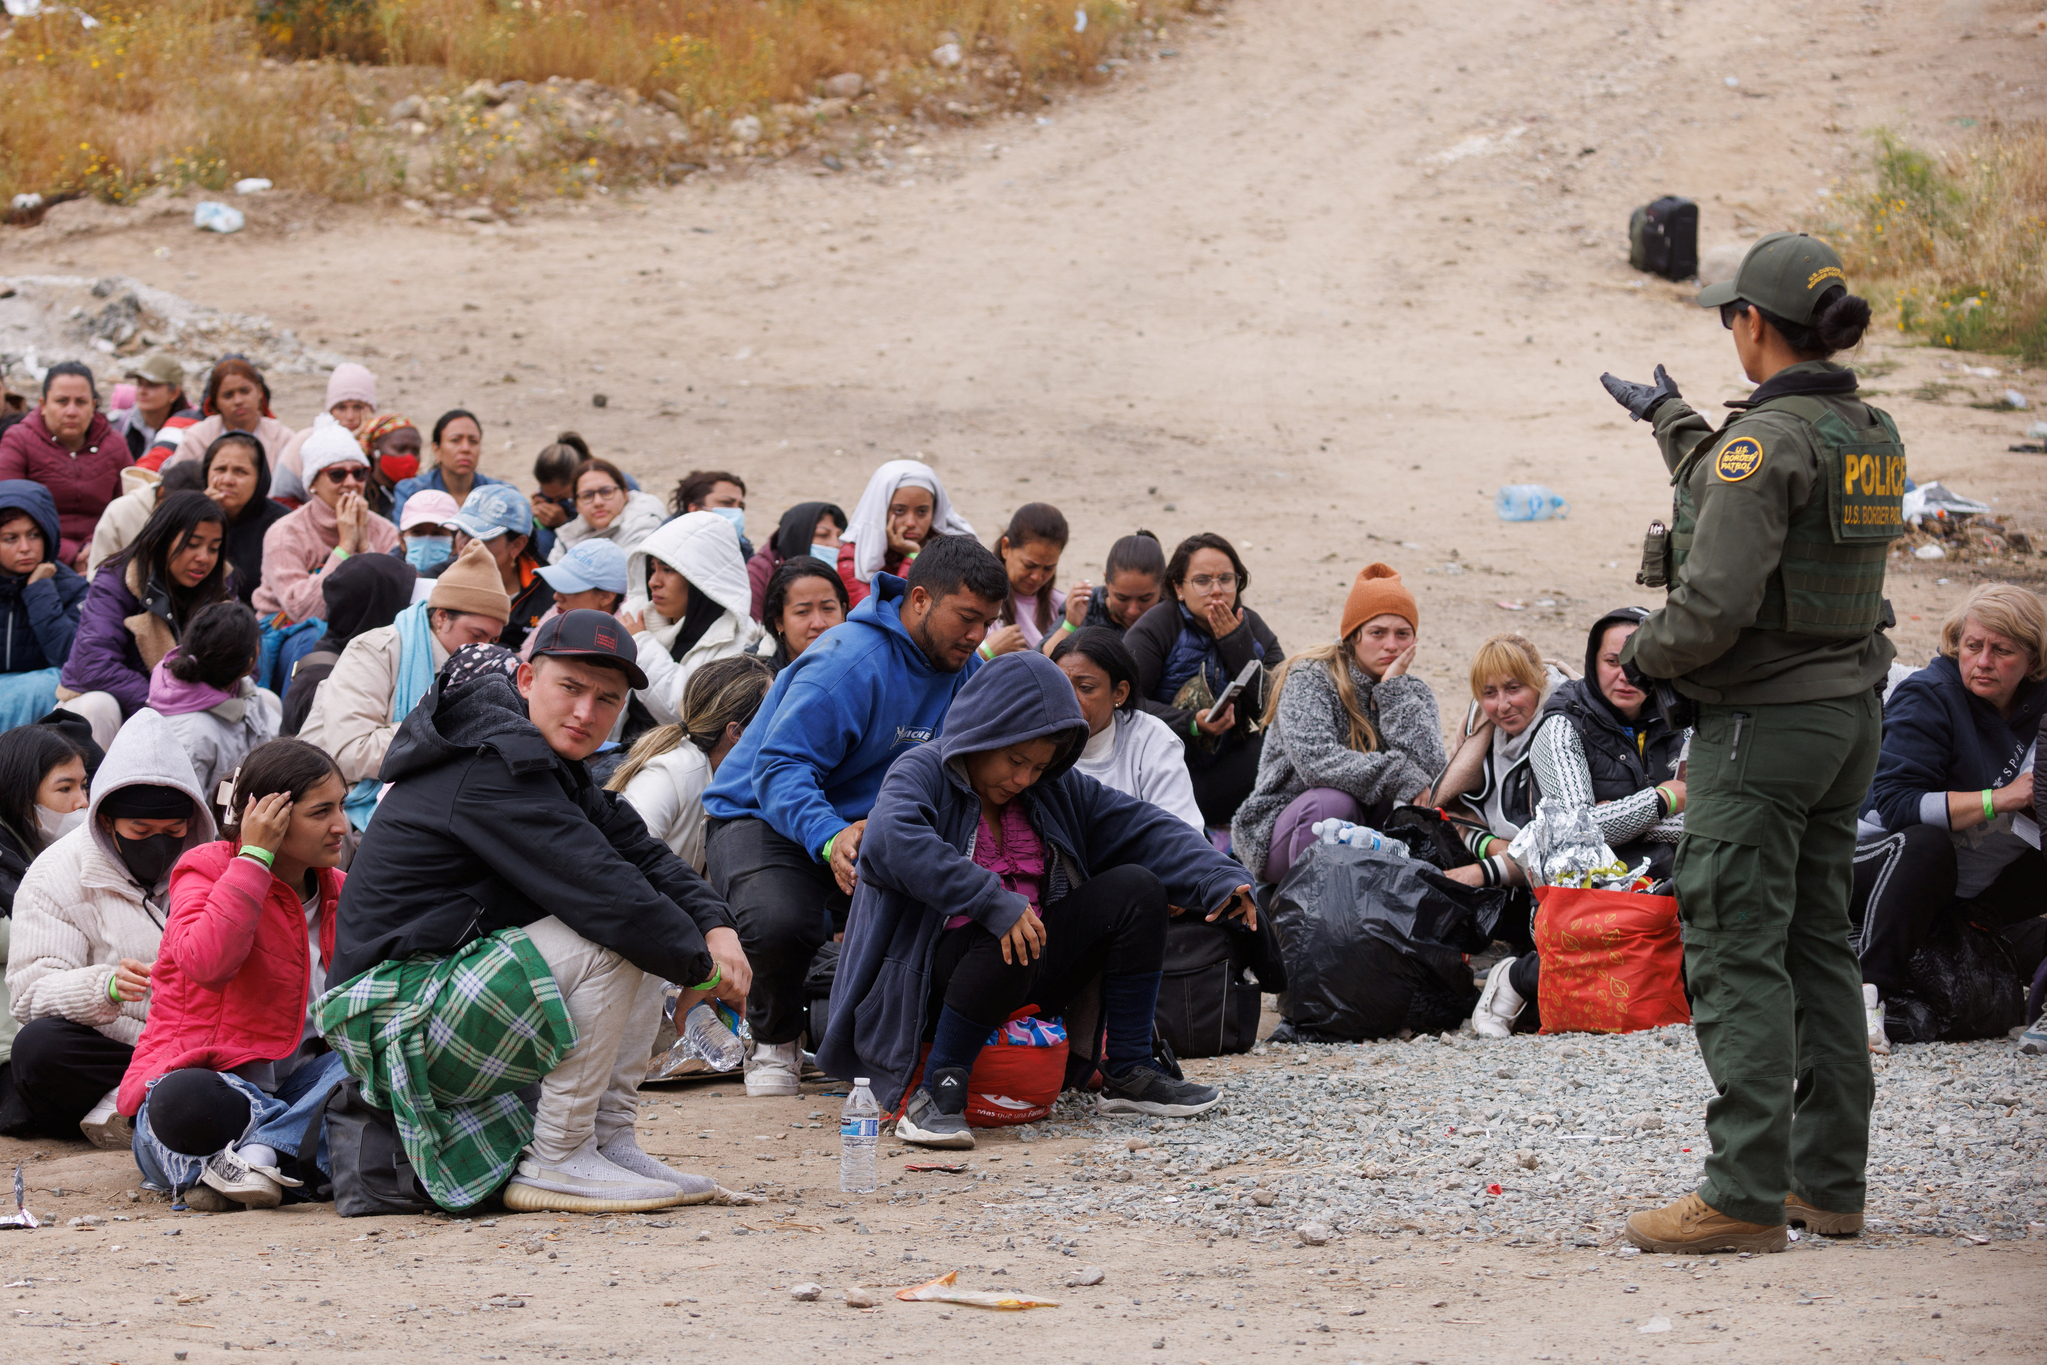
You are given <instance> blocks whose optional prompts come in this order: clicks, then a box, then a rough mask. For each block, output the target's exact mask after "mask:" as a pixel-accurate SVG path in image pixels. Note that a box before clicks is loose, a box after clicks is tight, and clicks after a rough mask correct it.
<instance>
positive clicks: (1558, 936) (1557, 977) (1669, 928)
mask: <svg viewBox="0 0 2047 1365" xmlns="http://www.w3.org/2000/svg"><path fill="white" fill-rule="evenodd" d="M1535 899H1536V903H1537V905H1538V906H1539V907H1540V908H1539V909H1537V910H1536V912H1535V951H1536V952H1537V953H1539V954H1540V955H1541V958H1542V976H1541V984H1540V987H1539V989H1538V991H1537V1007H1538V1009H1539V1010H1540V1011H1541V1013H1542V1031H1543V1032H1544V1033H1633V1032H1634V1031H1635V1030H1637V1029H1645V1028H1661V1027H1662V1026H1663V1025H1665V1024H1689V1023H1690V1022H1691V1021H1692V1010H1691V1005H1690V1003H1689V1002H1688V1001H1687V1000H1686V999H1685V992H1684V974H1683V969H1684V951H1685V950H1684V943H1683V941H1682V940H1681V939H1680V938H1679V936H1678V923H1677V901H1676V900H1675V899H1673V898H1672V897H1669V896H1644V895H1640V894H1638V893H1635V892H1631V891H1593V890H1587V889H1584V888H1580V887H1574V886H1544V887H1538V888H1537V889H1536V892H1535Z"/></svg>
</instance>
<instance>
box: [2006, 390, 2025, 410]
mask: <svg viewBox="0 0 2047 1365" xmlns="http://www.w3.org/2000/svg"><path fill="white" fill-rule="evenodd" d="M2004 405H2005V406H2006V407H2008V408H2016V409H2018V410H2019V411H2020V412H2024V411H2025V410H2026V396H2025V395H2024V394H2022V393H2020V392H2019V391H2018V390H2017V389H2006V390H2005V391H2004Z"/></svg>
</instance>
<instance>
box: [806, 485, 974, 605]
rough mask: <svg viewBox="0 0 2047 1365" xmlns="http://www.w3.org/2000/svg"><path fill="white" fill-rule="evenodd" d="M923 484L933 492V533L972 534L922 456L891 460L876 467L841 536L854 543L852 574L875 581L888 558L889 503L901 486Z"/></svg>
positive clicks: (912, 486)
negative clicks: (919, 457)
mask: <svg viewBox="0 0 2047 1365" xmlns="http://www.w3.org/2000/svg"><path fill="white" fill-rule="evenodd" d="M904 487H909V488H923V489H927V490H929V491H930V493H931V500H932V508H931V533H932V534H933V535H942V536H970V535H972V534H974V528H973V527H971V526H969V525H967V521H966V518H965V517H962V516H961V515H960V514H959V513H958V512H955V511H954V510H953V506H952V499H951V498H950V497H948V496H946V492H945V481H944V480H943V479H941V478H939V477H938V475H937V474H936V473H934V472H933V471H932V468H931V466H930V465H928V464H925V463H923V462H922V461H920V460H890V461H889V462H888V463H887V464H885V465H883V466H882V467H881V468H879V469H877V470H875V471H874V477H873V478H871V479H869V480H868V481H867V491H866V492H864V493H862V494H861V495H860V504H859V506H857V507H855V508H854V509H853V515H852V518H851V519H850V521H849V523H848V525H847V527H846V532H845V534H844V535H842V536H840V537H839V539H841V540H844V541H851V542H852V544H853V576H854V577H855V578H857V579H859V580H860V581H861V582H862V583H872V582H873V581H874V575H875V573H876V572H877V571H878V570H879V569H880V568H881V562H882V561H883V560H884V559H886V558H888V504H889V499H891V498H893V497H894V496H895V495H896V490H897V489H898V488H904Z"/></svg>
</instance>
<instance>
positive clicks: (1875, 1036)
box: [1862, 981, 1891, 1053]
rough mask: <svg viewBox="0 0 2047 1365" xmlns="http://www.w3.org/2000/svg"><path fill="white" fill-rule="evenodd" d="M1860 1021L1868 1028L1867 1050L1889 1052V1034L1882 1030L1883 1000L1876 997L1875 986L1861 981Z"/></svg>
mask: <svg viewBox="0 0 2047 1365" xmlns="http://www.w3.org/2000/svg"><path fill="white" fill-rule="evenodd" d="M1862 1022H1863V1024H1864V1025H1865V1026H1866V1027H1867V1028H1868V1029H1869V1050H1870V1051H1871V1052H1886V1053H1887V1052H1889V1051H1890V1050H1891V1035H1890V1034H1888V1033H1886V1032H1884V1002H1883V1001H1882V1000H1881V999H1879V998H1878V996H1877V993H1876V987H1875V986H1873V985H1871V984H1870V983H1869V982H1867V981H1865V982H1863V983H1862Z"/></svg>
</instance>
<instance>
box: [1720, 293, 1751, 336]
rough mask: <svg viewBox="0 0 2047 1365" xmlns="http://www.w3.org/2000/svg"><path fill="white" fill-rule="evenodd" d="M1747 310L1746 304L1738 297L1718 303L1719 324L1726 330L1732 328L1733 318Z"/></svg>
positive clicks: (1731, 329)
mask: <svg viewBox="0 0 2047 1365" xmlns="http://www.w3.org/2000/svg"><path fill="white" fill-rule="evenodd" d="M1747 311H1748V305H1747V304H1746V303H1743V302H1742V301H1741V300H1740V299H1736V300H1735V301H1734V302H1733V303H1723V304H1721V305H1720V325H1721V326H1722V327H1725V328H1726V329H1727V330H1728V331H1730V332H1731V331H1733V330H1734V320H1735V319H1736V318H1738V317H1740V316H1741V315H1742V314H1743V313H1746V312H1747Z"/></svg>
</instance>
